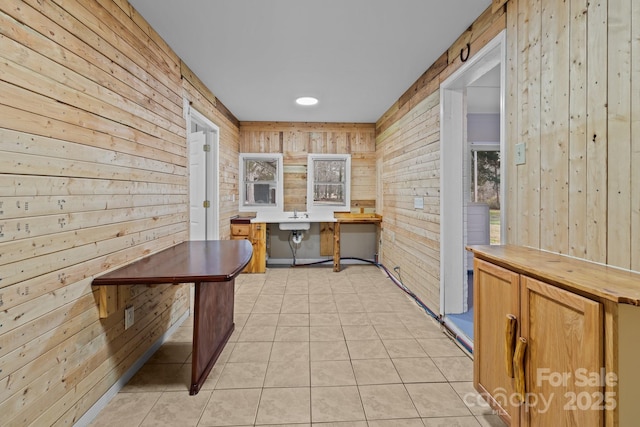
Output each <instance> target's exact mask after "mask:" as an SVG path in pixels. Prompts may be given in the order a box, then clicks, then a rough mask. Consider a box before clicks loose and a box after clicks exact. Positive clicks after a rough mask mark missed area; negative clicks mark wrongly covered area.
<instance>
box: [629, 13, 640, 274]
mask: <svg viewBox="0 0 640 427" xmlns="http://www.w3.org/2000/svg"><path fill="white" fill-rule="evenodd" d="M631 30H632V34H631V90H632V92H631V159H630V160H631V165H632V167H631V233H629V234H630V235H631V236H640V168H638V165H640V3H638V2H637V1H635V2H631ZM631 269H632V270H635V271H640V239H637V238H635V237H632V238H631Z"/></svg>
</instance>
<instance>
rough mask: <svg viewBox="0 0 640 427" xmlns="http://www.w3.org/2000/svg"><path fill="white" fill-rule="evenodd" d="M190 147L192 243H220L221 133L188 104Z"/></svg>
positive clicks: (190, 224)
mask: <svg viewBox="0 0 640 427" xmlns="http://www.w3.org/2000/svg"><path fill="white" fill-rule="evenodd" d="M185 110H186V120H187V124H188V126H187V142H188V147H189V159H188V160H189V239H190V240H216V239H219V238H220V235H219V234H220V233H219V218H220V206H219V202H218V200H219V197H218V195H219V176H218V175H219V171H218V155H219V154H218V153H219V142H220V129H219V128H218V126H216V125H215V124H213V122H211V121H210V120H209V119H207V118H206V117H205V116H203V115H202V114H201V113H200V112H198V111H197V110H195V109H193V108H191V106H190V105H189V104H188V102H187V101H186V100H185Z"/></svg>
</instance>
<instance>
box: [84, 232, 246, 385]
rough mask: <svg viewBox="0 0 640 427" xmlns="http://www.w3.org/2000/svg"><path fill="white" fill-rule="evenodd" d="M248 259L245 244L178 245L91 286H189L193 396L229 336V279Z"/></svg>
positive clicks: (231, 324) (231, 282)
mask: <svg viewBox="0 0 640 427" xmlns="http://www.w3.org/2000/svg"><path fill="white" fill-rule="evenodd" d="M251 256H252V247H251V243H250V242H249V241H248V240H207V241H188V242H183V243H179V244H177V245H176V246H172V247H170V248H168V249H165V250H163V251H160V252H157V253H154V254H152V255H149V256H148V257H145V258H142V259H140V260H138V261H135V262H133V263H131V264H127V265H126V266H124V267H121V268H119V269H116V270H114V271H111V272H109V273H107V274H105V275H103V276H100V277H97V278H95V279H94V280H93V283H92V284H93V285H94V286H105V285H107V286H109V285H157V284H164V283H171V284H174V285H177V284H180V283H195V287H196V289H195V290H196V299H195V310H194V314H193V315H194V328H193V354H192V356H191V365H192V367H191V387H190V389H189V394H191V395H194V394H197V393H198V391H200V387H202V384H203V383H204V381H205V380H206V379H207V375H209V372H210V371H211V368H213V365H214V363H215V362H216V360H217V359H218V356H220V353H221V352H222V349H223V348H224V346H225V344H226V343H227V341H228V340H229V337H230V336H231V334H232V333H233V330H234V327H235V324H234V322H233V304H234V283H235V278H236V276H237V275H238V274H240V272H242V270H243V269H244V267H245V266H246V265H247V264H248V263H249V261H250V260H251Z"/></svg>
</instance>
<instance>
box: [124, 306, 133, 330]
mask: <svg viewBox="0 0 640 427" xmlns="http://www.w3.org/2000/svg"><path fill="white" fill-rule="evenodd" d="M133 322H134V317H133V306H129V307H127V308H125V309H124V329H125V330H126V329H129V328H130V327H132V326H133Z"/></svg>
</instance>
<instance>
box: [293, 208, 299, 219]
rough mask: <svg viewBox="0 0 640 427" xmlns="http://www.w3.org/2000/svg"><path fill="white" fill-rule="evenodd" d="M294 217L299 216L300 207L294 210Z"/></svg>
mask: <svg viewBox="0 0 640 427" xmlns="http://www.w3.org/2000/svg"><path fill="white" fill-rule="evenodd" d="M293 217H294V218H298V209H294V210H293Z"/></svg>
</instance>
